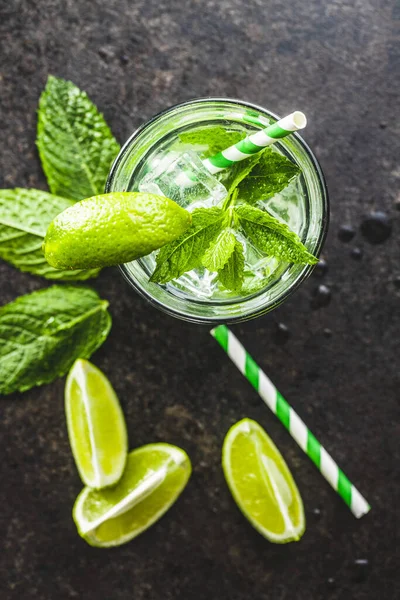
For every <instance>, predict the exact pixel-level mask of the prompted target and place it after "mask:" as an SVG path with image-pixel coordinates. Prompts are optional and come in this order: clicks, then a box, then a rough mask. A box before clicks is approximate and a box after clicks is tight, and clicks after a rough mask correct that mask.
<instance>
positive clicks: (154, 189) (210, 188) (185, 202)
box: [139, 151, 228, 211]
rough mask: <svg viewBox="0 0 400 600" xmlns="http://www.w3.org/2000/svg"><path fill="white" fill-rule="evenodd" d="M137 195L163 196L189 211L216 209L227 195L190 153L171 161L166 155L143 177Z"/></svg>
mask: <svg viewBox="0 0 400 600" xmlns="http://www.w3.org/2000/svg"><path fill="white" fill-rule="evenodd" d="M139 191H140V192H150V193H151V194H158V195H160V196H166V197H167V198H171V200H174V201H175V202H176V203H177V204H179V205H180V206H182V207H183V208H187V209H188V210H190V211H191V210H194V209H195V208H200V207H204V208H208V207H210V206H215V205H217V204H219V203H220V202H221V201H222V200H224V198H226V196H227V193H228V192H227V190H226V188H225V187H224V186H223V185H222V183H221V182H220V181H218V179H216V178H215V177H214V176H213V175H211V173H210V172H209V171H208V170H207V169H206V167H205V166H204V165H203V163H202V161H201V159H200V158H199V157H198V156H197V154H195V153H194V152H191V151H189V152H184V153H183V154H180V155H179V156H177V157H173V159H172V161H171V160H169V157H168V155H167V156H166V157H165V158H164V159H162V160H161V161H160V162H159V163H158V164H157V165H156V167H155V168H154V169H153V170H152V171H151V172H148V173H147V174H146V175H145V176H144V177H143V179H142V180H141V182H140V183H139Z"/></svg>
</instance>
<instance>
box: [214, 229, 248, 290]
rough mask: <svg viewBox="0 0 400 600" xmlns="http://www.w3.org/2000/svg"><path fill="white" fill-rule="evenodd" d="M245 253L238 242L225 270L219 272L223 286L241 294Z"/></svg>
mask: <svg viewBox="0 0 400 600" xmlns="http://www.w3.org/2000/svg"><path fill="white" fill-rule="evenodd" d="M243 272H244V253H243V246H242V244H241V243H240V242H238V241H237V240H236V243H235V248H234V250H233V252H232V254H231V256H230V257H229V259H228V261H227V263H226V265H225V266H224V268H223V269H221V270H220V271H218V279H219V281H220V282H221V283H222V285H223V286H224V287H225V288H227V289H228V290H232V291H233V292H240V290H241V288H242V284H243V277H244V275H243Z"/></svg>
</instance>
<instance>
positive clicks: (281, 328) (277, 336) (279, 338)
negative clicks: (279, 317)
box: [272, 323, 290, 346]
mask: <svg viewBox="0 0 400 600" xmlns="http://www.w3.org/2000/svg"><path fill="white" fill-rule="evenodd" d="M289 338H290V329H289V327H288V326H287V325H285V323H276V325H275V331H274V332H273V334H272V339H273V340H274V342H275V344H278V345H279V346H283V344H286V342H287V341H288V340H289Z"/></svg>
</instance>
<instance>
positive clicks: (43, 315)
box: [0, 285, 111, 394]
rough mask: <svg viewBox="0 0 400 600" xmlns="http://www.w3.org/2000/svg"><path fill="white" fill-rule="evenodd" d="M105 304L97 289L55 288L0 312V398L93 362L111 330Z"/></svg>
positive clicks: (32, 295) (18, 300)
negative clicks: (86, 361) (84, 361)
mask: <svg viewBox="0 0 400 600" xmlns="http://www.w3.org/2000/svg"><path fill="white" fill-rule="evenodd" d="M107 306H108V302H106V301H105V300H101V299H100V298H99V296H98V295H97V294H96V292H94V291H93V290H90V289H88V288H84V287H73V286H56V285H55V286H53V287H50V288H47V289H44V290H40V291H39V292H34V293H33V294H28V295H26V296H21V297H20V298H18V299H17V300H15V301H14V302H11V303H10V304H6V305H5V306H3V307H2V308H0V337H1V344H0V394H10V393H11V392H16V391H20V392H22V391H24V390H28V389H30V388H31V387H34V386H36V385H41V384H43V383H49V382H50V381H53V379H56V378H57V377H60V376H62V375H65V373H67V371H68V370H69V369H70V367H71V366H72V364H73V362H74V361H75V359H77V358H90V356H91V355H92V354H93V352H94V351H95V350H97V348H98V347H99V346H101V344H102V343H103V342H104V340H105V339H106V337H107V335H108V332H109V331H110V327H111V317H110V315H109V313H108V311H107Z"/></svg>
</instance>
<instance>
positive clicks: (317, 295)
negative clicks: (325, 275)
mask: <svg viewBox="0 0 400 600" xmlns="http://www.w3.org/2000/svg"><path fill="white" fill-rule="evenodd" d="M331 297H332V294H331V290H330V289H329V288H328V287H327V286H326V285H319V286H318V287H317V288H315V290H314V294H313V297H312V299H311V308H312V309H314V310H316V309H318V308H323V307H324V306H328V304H329V303H330V301H331Z"/></svg>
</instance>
